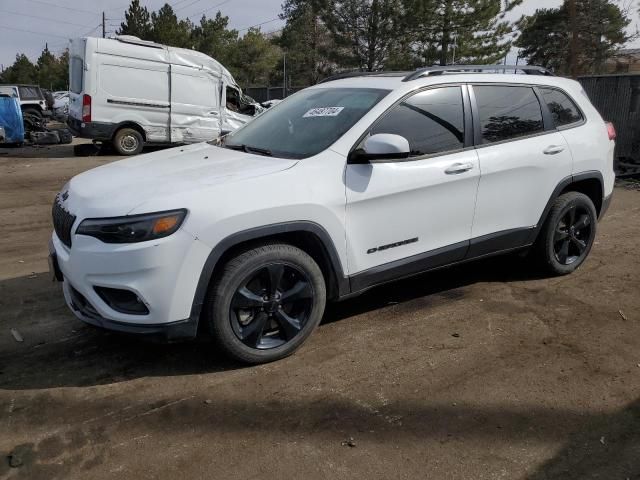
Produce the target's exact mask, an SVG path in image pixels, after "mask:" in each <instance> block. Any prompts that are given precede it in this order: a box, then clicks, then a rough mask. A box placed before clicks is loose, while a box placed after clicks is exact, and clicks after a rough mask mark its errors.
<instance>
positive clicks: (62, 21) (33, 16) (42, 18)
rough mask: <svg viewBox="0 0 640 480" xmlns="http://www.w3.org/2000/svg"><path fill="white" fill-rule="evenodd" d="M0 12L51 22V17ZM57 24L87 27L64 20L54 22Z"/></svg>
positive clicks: (6, 11) (7, 11)
mask: <svg viewBox="0 0 640 480" xmlns="http://www.w3.org/2000/svg"><path fill="white" fill-rule="evenodd" d="M0 12H2V13H8V14H10V15H20V16H22V17H29V18H37V19H39V20H48V21H51V17H39V16H38V15H29V14H27V13H18V12H11V11H9V10H0ZM54 22H55V23H66V24H67V25H73V26H74V27H84V26H85V25H82V24H80V23H73V22H66V21H64V20H54Z"/></svg>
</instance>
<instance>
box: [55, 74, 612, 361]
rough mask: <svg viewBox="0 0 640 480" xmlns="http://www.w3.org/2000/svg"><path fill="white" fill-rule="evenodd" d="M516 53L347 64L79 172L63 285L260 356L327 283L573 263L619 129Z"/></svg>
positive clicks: (61, 217)
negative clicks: (191, 136)
mask: <svg viewBox="0 0 640 480" xmlns="http://www.w3.org/2000/svg"><path fill="white" fill-rule="evenodd" d="M508 68H511V69H518V70H520V71H523V72H526V73H529V74H528V75H525V74H518V75H515V74H501V73H477V72H478V71H484V70H485V69H493V70H496V71H498V72H500V71H505V70H506V69H507V68H505V67H504V66H501V65H499V66H495V65H494V66H489V67H487V66H464V67H461V66H455V67H431V68H425V69H421V70H418V71H415V72H405V73H401V72H391V73H384V72H375V73H369V72H357V73H354V74H350V75H351V76H350V77H347V76H345V74H343V75H342V76H341V77H340V76H339V77H337V78H334V79H330V80H329V81H325V82H324V83H321V84H319V85H315V86H313V87H310V88H308V89H305V90H302V91H300V92H297V93H295V94H294V95H292V96H290V97H288V98H287V99H286V100H284V101H283V102H282V103H281V104H280V105H278V106H277V107H276V108H272V109H269V110H267V111H266V112H264V113H263V114H262V115H260V116H259V117H257V118H256V119H255V120H253V121H251V122H250V123H248V124H246V125H245V126H244V127H242V128H241V129H238V130H237V131H235V132H233V133H231V134H229V135H227V136H225V137H224V139H223V140H222V141H221V142H220V145H218V146H214V145H209V144H206V143H200V144H197V145H189V146H186V147H179V148H175V149H171V150H165V151H162V152H154V153H150V154H148V155H141V156H138V157H136V158H128V159H125V160H121V161H119V162H113V163H110V164H108V165H102V166H100V167H98V168H96V169H93V170H90V171H87V172H84V173H82V174H80V175H78V176H76V177H74V178H73V179H71V181H70V182H69V183H68V184H67V185H65V186H64V187H63V188H62V190H61V191H60V193H59V194H58V195H57V197H56V198H55V200H54V203H53V207H52V214H53V225H54V229H55V232H54V233H53V234H52V238H51V244H50V252H51V255H50V265H51V269H52V272H53V273H54V274H55V278H57V279H58V280H60V281H62V282H63V291H64V296H65V299H66V302H67V305H68V306H69V307H70V309H71V310H72V312H73V313H74V314H75V315H76V316H77V317H78V318H79V319H81V320H82V321H84V322H86V323H89V324H92V325H96V326H99V327H102V328H106V329H111V330H115V331H120V332H128V333H132V334H133V333H135V334H141V335H143V336H146V337H147V338H156V337H159V338H161V339H164V340H170V341H173V340H178V339H184V338H193V337H195V336H196V335H198V333H199V332H200V333H202V332H207V331H208V332H209V333H210V334H211V335H212V337H213V338H214V339H215V341H216V342H217V346H218V348H219V349H220V350H222V351H224V352H226V353H227V354H229V355H230V356H232V357H233V358H235V359H237V360H240V361H243V362H248V363H263V362H268V361H273V360H277V359H279V358H283V357H285V356H287V355H290V354H291V353H293V352H294V351H295V350H296V349H298V348H299V347H300V346H301V345H302V344H303V343H304V342H305V340H306V339H307V338H308V337H309V336H310V335H311V333H312V332H313V330H314V329H315V328H316V327H317V326H318V324H319V323H320V319H321V318H322V315H323V312H324V308H325V303H326V301H327V300H340V299H346V298H349V297H351V296H354V295H357V294H359V293H362V292H364V291H366V290H367V289H370V288H373V287H375V286H378V285H382V284H384V283H387V282H390V281H393V280H397V279H400V278H405V277H411V276H414V275H416V274H419V273H422V272H425V271H429V270H433V269H438V268H441V267H445V266H449V265H454V264H458V263H462V262H467V261H470V260H473V259H479V258H485V257H487V256H490V255H498V254H504V253H509V252H521V253H525V252H528V253H529V254H530V256H531V259H532V263H533V264H534V265H536V266H537V268H539V269H544V270H546V272H547V273H548V274H551V275H565V274H569V273H571V272H573V271H575V270H576V269H577V268H579V267H580V265H582V264H583V263H584V262H585V261H586V259H587V257H588V255H589V252H590V250H591V247H592V245H593V244H594V240H595V238H596V232H597V228H598V220H599V219H600V218H602V216H603V215H604V213H605V212H606V210H607V207H608V205H609V203H610V201H611V195H612V192H613V185H614V180H615V174H614V171H613V152H614V149H615V137H616V133H615V129H614V127H613V125H611V124H608V123H605V121H604V120H603V119H602V117H601V116H600V114H599V113H598V111H597V110H596V109H595V108H594V107H593V106H592V105H591V103H590V102H589V100H588V98H587V97H586V95H585V94H584V93H583V90H582V87H581V86H580V84H579V83H577V82H574V81H573V80H569V79H564V78H558V77H554V76H551V75H550V74H549V72H547V71H546V70H545V69H543V68H540V67H533V66H517V67H508ZM514 266H515V264H514ZM480 268H482V267H480ZM430 280H433V279H430ZM415 281H416V282H425V281H427V280H425V279H424V278H419V279H417V280H415Z"/></svg>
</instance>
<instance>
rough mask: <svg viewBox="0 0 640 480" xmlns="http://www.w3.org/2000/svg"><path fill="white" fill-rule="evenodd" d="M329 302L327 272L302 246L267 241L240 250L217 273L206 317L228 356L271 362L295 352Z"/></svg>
mask: <svg viewBox="0 0 640 480" xmlns="http://www.w3.org/2000/svg"><path fill="white" fill-rule="evenodd" d="M326 300H327V287H326V283H325V278H324V275H323V273H322V270H321V269H320V267H319V266H318V264H317V263H316V262H315V260H314V259H313V258H312V257H311V256H310V255H309V254H307V253H306V252H305V251H303V250H301V249H300V248H297V247H294V246H293V245H289V244H285V243H275V242H274V243H266V244H264V245H258V246H255V247H253V248H250V249H248V250H245V251H241V252H239V253H238V254H236V255H235V256H234V257H232V258H230V259H229V260H227V261H226V262H225V264H224V266H223V267H222V268H221V270H220V271H219V272H218V273H216V276H215V279H214V282H213V283H212V285H211V287H210V291H209V294H208V295H207V298H206V300H205V301H206V305H205V310H204V314H205V319H206V321H207V323H208V325H209V330H210V331H211V333H212V335H213V338H214V340H215V341H216V343H217V344H218V346H219V347H220V348H221V349H222V350H223V351H224V352H226V353H227V354H228V355H229V356H231V357H233V358H235V359H236V360H240V361H242V362H245V363H252V364H257V363H266V362H272V361H274V360H279V359H281V358H284V357H286V356H288V355H291V354H292V353H293V352H295V351H296V350H297V349H298V348H300V346H301V345H302V344H303V343H304V342H305V340H306V339H307V338H308V337H309V336H310V335H311V334H312V333H313V331H314V329H315V328H316V327H317V326H318V324H319V323H320V320H321V319H322V314H323V313H324V307H325V304H326Z"/></svg>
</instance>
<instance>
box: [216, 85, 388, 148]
mask: <svg viewBox="0 0 640 480" xmlns="http://www.w3.org/2000/svg"><path fill="white" fill-rule="evenodd" d="M388 93H389V91H388V90H379V89H375V88H307V89H305V90H302V91H300V92H298V93H296V94H295V95H292V96H290V97H288V98H287V99H286V100H284V101H283V102H282V103H279V104H278V105H276V106H275V107H272V108H270V109H269V110H267V111H266V112H264V113H263V114H261V115H259V116H257V117H256V118H255V119H254V120H252V121H251V122H249V123H247V124H246V125H245V126H244V127H242V128H240V129H239V130H236V131H235V132H233V133H231V134H229V135H227V136H226V137H225V142H224V145H223V146H228V147H230V148H234V147H235V148H237V147H238V146H239V145H244V146H246V147H253V148H259V149H263V150H268V151H270V152H271V153H272V154H273V155H274V156H280V157H285V158H306V157H310V156H312V155H316V154H318V153H320V152H322V151H323V150H325V149H326V148H327V147H328V146H330V145H331V144H332V143H334V142H335V141H336V140H338V139H339V138H340V137H341V136H342V135H344V134H345V132H347V130H349V129H350V128H351V127H353V126H354V125H355V123H356V122H357V121H358V120H360V119H361V118H362V116H363V115H364V114H366V113H367V112H368V111H369V110H371V109H372V108H373V106H374V105H375V104H376V103H378V102H379V101H380V100H381V99H382V98H384V97H385V95H387V94H388Z"/></svg>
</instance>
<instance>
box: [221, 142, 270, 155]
mask: <svg viewBox="0 0 640 480" xmlns="http://www.w3.org/2000/svg"><path fill="white" fill-rule="evenodd" d="M223 146H224V147H225V148H230V149H231V150H240V151H241V152H246V153H257V154H258V155H264V156H266V157H272V156H273V153H272V152H271V150H267V149H266V148H259V147H251V146H249V145H244V144H241V143H240V144H233V143H225V144H224V145H223Z"/></svg>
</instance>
